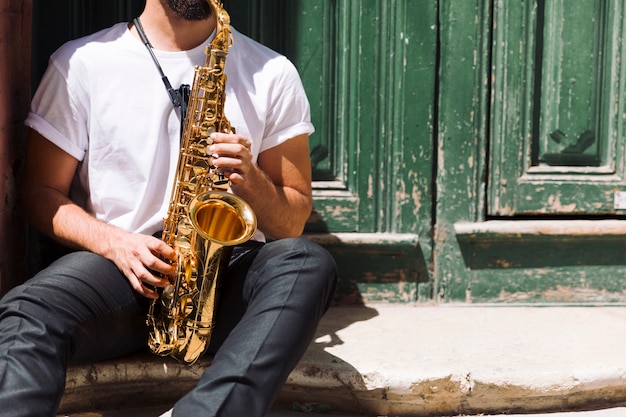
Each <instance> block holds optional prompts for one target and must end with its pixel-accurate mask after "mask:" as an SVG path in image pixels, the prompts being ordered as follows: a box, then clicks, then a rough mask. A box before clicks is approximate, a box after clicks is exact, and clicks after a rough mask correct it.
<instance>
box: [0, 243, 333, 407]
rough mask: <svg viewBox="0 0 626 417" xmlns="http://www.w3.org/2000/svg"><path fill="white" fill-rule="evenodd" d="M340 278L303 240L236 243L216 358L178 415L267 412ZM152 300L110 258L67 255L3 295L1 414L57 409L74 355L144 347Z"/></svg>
mask: <svg viewBox="0 0 626 417" xmlns="http://www.w3.org/2000/svg"><path fill="white" fill-rule="evenodd" d="M335 282H336V266H335V263H334V261H333V259H332V257H331V256H330V255H329V254H328V252H326V251H325V250H324V249H322V248H321V247H319V246H318V245H316V244H314V243H312V242H310V241H308V240H306V239H303V238H296V239H282V240H278V241H274V242H270V243H266V244H257V243H256V242H249V243H248V244H246V245H244V246H243V247H237V248H235V251H234V252H233V257H232V260H231V265H230V268H229V271H228V273H227V276H226V278H225V279H224V280H223V281H222V283H223V289H222V292H221V302H220V308H219V309H218V314H217V317H218V319H217V325H216V328H215V331H214V334H213V339H212V341H211V345H210V351H212V352H213V353H214V355H215V356H214V360H213V363H212V364H211V366H209V367H208V368H207V369H206V371H205V372H204V374H203V375H202V377H201V379H200V381H199V382H198V385H197V386H196V388H195V389H193V390H192V391H191V392H189V393H188V394H187V395H186V396H185V397H183V398H182V399H181V400H180V401H179V402H178V403H176V405H175V407H174V416H200V415H202V416H223V417H226V416H237V417H240V416H259V417H262V416H263V415H265V413H266V412H267V410H268V409H269V407H270V406H271V405H272V403H273V402H274V400H275V399H276V396H277V395H278V393H279V392H280V390H281V388H282V385H283V384H284V382H285V380H286V379H287V377H288V375H289V373H290V372H291V370H292V369H293V367H294V366H295V365H296V364H297V362H298V361H299V359H300V358H301V356H302V355H303V353H304V352H305V350H306V349H307V347H308V345H309V344H310V343H311V341H312V338H313V337H314V334H315V329H316V327H317V324H318V322H319V320H320V319H321V317H322V315H323V314H324V312H325V311H326V309H327V308H328V306H329V303H330V300H331V298H332V293H333V291H334V286H335ZM147 306H148V301H147V300H145V299H143V298H142V297H141V296H139V295H137V294H136V293H135V292H134V291H133V289H132V288H131V286H130V285H129V283H128V281H127V280H126V279H125V278H124V277H123V276H122V275H121V274H120V272H119V270H118V269H117V268H116V267H115V265H114V264H113V263H111V262H110V261H108V260H106V259H104V258H102V257H100V256H98V255H95V254H92V253H89V252H75V253H71V254H69V255H66V256H64V257H63V258H61V259H59V260H58V261H56V262H55V263H53V264H52V265H51V266H49V267H48V268H46V269H45V270H43V271H41V272H40V273H39V274H37V275H36V276H35V277H33V278H32V279H30V280H29V281H27V282H26V283H24V284H23V285H21V286H18V287H16V288H14V289H12V290H11V291H9V293H7V294H6V295H5V296H4V297H3V298H2V300H0V416H2V417H4V416H7V417H9V416H10V417H22V416H24V417H25V416H31V417H42V416H55V415H56V409H57V408H58V404H59V402H60V400H61V397H62V395H63V390H64V386H65V375H66V369H67V366H68V364H70V363H73V362H85V361H97V360H102V359H107V358H113V357H116V356H120V355H124V354H128V353H131V352H133V351H137V350H139V349H144V348H145V346H146V335H147V331H146V326H145V319H146V310H147Z"/></svg>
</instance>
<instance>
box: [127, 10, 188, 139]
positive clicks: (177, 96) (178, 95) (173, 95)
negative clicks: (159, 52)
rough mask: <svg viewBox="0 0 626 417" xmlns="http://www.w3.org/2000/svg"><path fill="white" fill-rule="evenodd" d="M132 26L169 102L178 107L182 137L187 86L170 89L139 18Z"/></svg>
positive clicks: (185, 113) (185, 112)
mask: <svg viewBox="0 0 626 417" xmlns="http://www.w3.org/2000/svg"><path fill="white" fill-rule="evenodd" d="M133 25H135V28H136V29H137V33H139V37H140V38H141V41H142V42H143V44H144V45H146V49H147V50H148V52H150V56H151V57H152V61H154V65H156V67H157V70H158V71H159V74H161V80H163V84H164V85H165V90H167V94H168V95H169V96H170V100H171V101H172V104H173V105H174V107H180V131H181V135H182V131H183V129H184V126H185V116H186V115H187V103H188V102H189V92H190V88H189V85H187V84H183V85H181V86H180V88H179V89H178V90H175V89H174V88H172V84H170V80H169V79H168V78H167V76H166V75H165V73H163V69H162V68H161V64H159V61H158V60H157V57H156V55H154V51H153V50H152V45H151V44H150V41H149V40H148V37H147V36H146V33H145V32H144V31H143V27H142V26H141V22H140V21H139V18H138V17H136V18H135V19H133Z"/></svg>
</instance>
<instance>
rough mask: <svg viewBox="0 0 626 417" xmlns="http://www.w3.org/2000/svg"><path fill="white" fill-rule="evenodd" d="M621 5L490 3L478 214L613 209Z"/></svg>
mask: <svg viewBox="0 0 626 417" xmlns="http://www.w3.org/2000/svg"><path fill="white" fill-rule="evenodd" d="M624 3H625V2H624V0H607V1H602V2H599V1H595V0H577V1H575V2H572V1H568V0H549V1H548V0H525V1H521V2H510V1H506V0H500V1H496V2H495V4H494V32H493V39H494V40H493V52H492V53H493V73H492V80H493V86H492V117H491V146H490V151H491V162H492V163H491V169H490V172H489V195H488V199H489V201H488V210H489V213H488V214H490V215H494V216H512V215H518V214H589V215H594V214H619V213H623V209H624V208H626V207H625V206H624V205H623V204H622V203H621V198H622V196H623V192H624V191H626V180H625V178H624V177H625V173H624V147H625V144H626V140H625V138H624V123H623V113H624V66H623V65H622V62H623V60H624V58H625V56H624V45H623V43H622V41H621V39H622V38H623V35H624V33H625V29H624V22H623V20H624V19H623V17H624Z"/></svg>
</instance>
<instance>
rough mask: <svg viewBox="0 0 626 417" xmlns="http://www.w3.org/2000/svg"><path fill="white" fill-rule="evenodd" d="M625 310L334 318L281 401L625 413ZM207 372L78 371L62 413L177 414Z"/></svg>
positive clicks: (399, 309)
mask: <svg viewBox="0 0 626 417" xmlns="http://www.w3.org/2000/svg"><path fill="white" fill-rule="evenodd" d="M624 326H626V308H620V307H602V308H589V307H543V308H537V307H493V306H489V307H485V306H483V307H474V306H449V305H448V306H428V307H425V306H412V305H403V306H383V305H380V306H375V307H336V308H332V309H331V310H330V311H329V313H328V314H327V315H326V317H325V318H324V320H323V321H322V323H321V324H320V326H319V329H318V336H319V337H318V338H317V340H316V341H315V342H314V343H312V344H311V346H310V347H309V349H308V351H307V352H306V354H305V356H304V357H303V358H302V360H301V361H300V363H299V364H298V366H297V367H296V368H295V369H294V370H293V372H292V373H291V375H290V376H289V379H288V381H287V383H286V384H285V387H284V388H283V391H282V393H281V396H280V398H279V400H280V401H281V402H284V403H290V402H299V403H319V404H323V405H326V406H330V408H331V409H333V410H335V411H344V412H349V413H353V414H355V415H356V414H361V415H377V416H437V417H439V416H442V415H460V414H480V413H484V414H500V413H502V414H510V413H529V412H552V411H554V412H556V411H569V410H580V409H593V408H602V407H611V406H618V405H623V404H626V356H625V355H624V354H623V346H626V332H624V328H625V327H624ZM206 366H210V360H209V359H206V360H203V361H200V362H199V363H198V364H196V365H194V366H191V367H188V366H185V365H181V364H179V363H177V362H176V361H174V360H171V359H168V358H160V357H156V356H153V355H151V354H149V353H145V354H139V355H134V356H129V357H125V358H122V359H120V360H113V361H106V362H102V363H98V364H89V365H82V366H74V367H72V368H71V369H70V370H69V373H68V376H67V390H66V394H65V396H64V398H63V402H62V407H61V410H60V412H62V413H71V412H77V411H93V410H98V409H112V408H124V407H127V406H130V405H135V406H136V404H151V405H155V404H173V403H174V402H175V401H176V399H178V398H180V397H181V396H183V395H184V394H185V393H186V392H187V391H188V390H189V389H191V388H192V387H193V386H194V384H195V382H196V381H197V380H198V379H199V378H200V375H201V373H202V371H203V370H204V368H206Z"/></svg>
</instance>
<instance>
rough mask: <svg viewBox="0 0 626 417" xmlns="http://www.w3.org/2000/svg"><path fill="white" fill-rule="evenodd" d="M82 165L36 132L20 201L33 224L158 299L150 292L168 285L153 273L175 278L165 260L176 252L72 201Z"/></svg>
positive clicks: (29, 148) (28, 152)
mask: <svg viewBox="0 0 626 417" xmlns="http://www.w3.org/2000/svg"><path fill="white" fill-rule="evenodd" d="M77 166H78V161H77V160H76V159H75V158H74V157H72V156H71V155H69V154H68V153H66V152H65V151H63V150H62V149H60V148H59V147H57V146H56V145H54V144H53V143H52V142H50V141H48V140H47V139H46V138H44V137H43V136H42V135H41V134H39V133H38V132H36V131H34V130H31V131H30V134H29V137H28V143H27V146H26V164H25V169H24V176H23V180H22V188H21V198H22V205H23V207H24V210H25V213H26V215H27V217H28V219H29V220H30V222H31V223H32V224H33V226H35V227H36V228H37V229H38V230H40V231H41V232H42V233H44V234H46V235H48V236H50V237H52V238H53V239H55V240H56V241H58V242H60V243H62V244H64V245H66V246H69V247H71V248H74V249H82V250H88V251H91V252H94V253H97V254H99V255H102V256H104V257H105V258H107V259H109V260H111V261H113V262H114V263H115V264H116V265H117V267H118V268H119V269H120V270H121V271H122V273H124V275H125V276H126V277H127V278H128V280H129V281H130V282H131V284H132V286H133V288H134V289H135V290H136V291H137V292H139V293H140V294H142V295H144V296H146V297H149V298H155V297H156V293H155V292H154V291H152V290H151V289H149V288H148V287H146V286H145V285H144V283H145V284H149V285H151V286H164V285H165V284H166V283H165V280H164V279H161V278H157V277H155V276H154V275H153V274H152V273H150V271H149V269H151V270H153V271H156V272H160V273H165V274H167V273H172V272H173V268H172V267H171V266H170V265H168V264H167V263H166V262H164V261H162V260H161V259H160V257H164V258H169V259H171V258H172V257H173V256H174V251H173V250H172V249H171V248H170V247H169V246H167V245H166V244H165V243H164V242H162V241H161V240H159V239H156V238H154V237H152V236H146V235H140V234H131V233H128V232H125V231H124V230H122V229H119V228H117V227H114V226H112V225H109V224H107V223H104V222H102V221H100V220H98V219H96V218H95V217H93V216H92V215H90V214H89V213H87V212H86V211H84V210H83V209H82V208H81V207H79V206H78V205H76V204H75V203H74V202H73V201H72V200H70V198H69V191H70V186H71V184H72V179H73V178H74V173H75V171H76V168H77Z"/></svg>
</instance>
